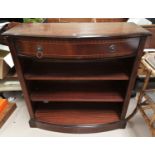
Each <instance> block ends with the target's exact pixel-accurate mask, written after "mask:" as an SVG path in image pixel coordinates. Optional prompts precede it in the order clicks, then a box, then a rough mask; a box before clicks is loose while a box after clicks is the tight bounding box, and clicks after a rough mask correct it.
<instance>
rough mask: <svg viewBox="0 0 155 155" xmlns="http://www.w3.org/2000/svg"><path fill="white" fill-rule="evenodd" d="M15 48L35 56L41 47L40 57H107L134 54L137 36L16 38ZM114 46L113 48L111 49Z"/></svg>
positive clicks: (137, 43) (22, 53) (23, 53)
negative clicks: (106, 38) (48, 38)
mask: <svg viewBox="0 0 155 155" xmlns="http://www.w3.org/2000/svg"><path fill="white" fill-rule="evenodd" d="M15 42H16V48H17V51H18V53H19V54H21V55H27V56H31V57H37V54H38V51H37V48H38V47H41V48H42V58H68V59H69V58H70V59H73V58H77V59H82V58H108V57H120V56H130V55H134V54H136V50H137V47H138V45H139V38H129V39H120V40H118V39H117V40H99V39H98V40H95V39H82V40H81V39H72V40H67V39H64V40H47V39H30V38H27V39H25V38H24V39H17V40H16V41H15ZM113 47H114V49H112V48H113Z"/></svg>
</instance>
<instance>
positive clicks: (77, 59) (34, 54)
mask: <svg viewBox="0 0 155 155" xmlns="http://www.w3.org/2000/svg"><path fill="white" fill-rule="evenodd" d="M3 35H5V36H6V37H7V40H8V42H9V47H10V50H11V54H12V56H13V60H14V63H15V67H16V70H17V74H18V77H19V80H20V83H21V86H22V91H23V94H24V98H25V101H26V104H27V108H28V111H29V114H30V121H29V123H30V126H31V127H38V128H42V129H47V130H53V131H58V132H67V133H93V132H102V131H107V130H112V129H117V128H125V126H126V123H127V121H126V119H125V117H126V112H127V109H128V104H129V101H130V95H131V90H132V89H133V87H134V83H135V79H136V73H137V68H138V65H139V61H140V58H141V56H142V52H143V48H144V45H145V40H146V38H147V36H148V35H150V32H148V31H147V30H145V29H143V28H141V27H139V26H137V25H135V24H132V23H123V22H122V23H41V24H20V25H18V26H16V27H14V28H12V29H10V30H8V31H6V32H5V33H3Z"/></svg>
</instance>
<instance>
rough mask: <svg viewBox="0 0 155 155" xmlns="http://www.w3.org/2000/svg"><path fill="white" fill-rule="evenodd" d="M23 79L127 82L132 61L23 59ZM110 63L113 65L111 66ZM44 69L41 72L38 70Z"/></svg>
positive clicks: (127, 59)
mask: <svg viewBox="0 0 155 155" xmlns="http://www.w3.org/2000/svg"><path fill="white" fill-rule="evenodd" d="M25 59H26V60H25V61H26V62H27V64H26V62H25V61H24V64H23V67H24V77H25V79H26V80H62V81H63V80H66V81H67V80H68V81H69V80H129V77H130V71H131V68H132V62H133V60H132V59H129V58H126V59H114V60H111V61H104V63H102V61H98V62H91V61H87V62H86V61H84V62H79V61H77V62H69V61H68V60H67V61H64V62H53V61H49V62H48V61H46V60H43V61H42V60H39V61H38V60H37V59H35V60H31V61H28V60H29V59H27V58H25ZM111 63H112V64H113V65H111ZM42 67H43V68H44V69H43V70H41V69H40V68H42Z"/></svg>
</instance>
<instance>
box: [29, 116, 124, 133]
mask: <svg viewBox="0 0 155 155" xmlns="http://www.w3.org/2000/svg"><path fill="white" fill-rule="evenodd" d="M29 124H30V127H37V128H40V129H46V130H51V131H56V132H63V133H75V134H78V133H97V132H103V131H109V130H113V129H124V128H125V126H126V121H125V120H124V121H123V120H121V121H118V122H112V123H107V124H97V125H57V124H50V123H46V122H41V121H37V120H35V119H31V120H30V121H29Z"/></svg>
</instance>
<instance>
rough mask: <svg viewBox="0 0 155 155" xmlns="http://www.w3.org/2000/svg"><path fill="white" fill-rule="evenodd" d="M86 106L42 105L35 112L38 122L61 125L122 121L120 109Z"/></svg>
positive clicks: (95, 105)
mask: <svg viewBox="0 0 155 155" xmlns="http://www.w3.org/2000/svg"><path fill="white" fill-rule="evenodd" d="M83 105H84V104H80V103H78V104H72V103H71V104H68V103H65V104H63V105H62V103H61V104H59V103H55V104H52V103H51V104H47V105H46V104H42V106H39V107H38V108H37V109H36V111H35V118H36V119H37V120H38V121H41V122H46V123H50V124H61V125H91V124H93V125H94V124H105V123H111V122H117V121H119V120H120V113H121V112H120V107H119V104H117V105H118V106H116V104H115V106H114V105H113V104H110V103H107V104H104V105H98V104H96V103H95V104H94V103H89V105H87V106H83Z"/></svg>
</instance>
